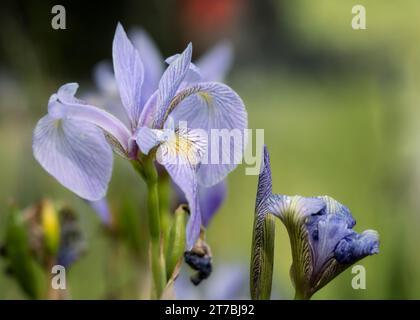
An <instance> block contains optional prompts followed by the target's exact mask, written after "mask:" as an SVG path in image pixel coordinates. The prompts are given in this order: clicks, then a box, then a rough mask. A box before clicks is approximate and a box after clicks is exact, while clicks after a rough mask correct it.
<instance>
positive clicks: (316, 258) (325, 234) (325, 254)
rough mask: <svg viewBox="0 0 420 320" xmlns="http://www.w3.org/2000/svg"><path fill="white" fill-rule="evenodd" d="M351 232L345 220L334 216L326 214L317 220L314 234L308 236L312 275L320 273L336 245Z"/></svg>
mask: <svg viewBox="0 0 420 320" xmlns="http://www.w3.org/2000/svg"><path fill="white" fill-rule="evenodd" d="M352 232H353V231H352V230H351V229H349V228H348V226H347V223H346V222H345V220H343V219H341V218H340V217H338V216H336V215H334V214H328V215H325V216H322V218H319V219H318V221H317V229H316V232H312V234H310V235H309V239H310V243H311V247H312V252H313V258H312V259H313V268H314V271H313V272H314V274H317V273H318V272H319V271H321V270H322V268H323V267H324V264H325V263H326V262H327V261H329V260H330V259H331V258H332V257H333V255H334V248H335V247H336V246H337V243H338V242H339V241H340V240H341V239H343V238H344V237H347V236H348V235H350V234H351V233H352Z"/></svg>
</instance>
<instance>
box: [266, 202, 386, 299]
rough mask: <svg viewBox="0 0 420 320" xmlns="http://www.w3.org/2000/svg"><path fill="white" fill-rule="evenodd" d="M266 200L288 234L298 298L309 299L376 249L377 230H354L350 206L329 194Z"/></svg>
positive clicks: (377, 240)
mask: <svg viewBox="0 0 420 320" xmlns="http://www.w3.org/2000/svg"><path fill="white" fill-rule="evenodd" d="M268 202H269V205H270V211H271V212H272V213H273V214H275V215H276V216H278V217H279V218H280V219H281V221H282V222H283V223H284V225H285V226H286V229H287V231H288V233H289V237H290V243H291V249H292V257H293V264H292V267H291V272H290V274H291V277H292V280H293V283H294V286H295V289H296V298H298V299H309V298H310V297H311V296H312V295H313V294H314V293H315V292H317V291H318V290H319V289H321V288H322V287H324V286H325V285H326V284H328V283H329V282H330V281H331V280H332V279H334V278H335V277H336V276H337V275H339V274H340V273H341V272H342V271H344V270H345V269H347V268H348V267H349V266H350V265H352V264H353V263H355V262H357V261H359V260H360V259H362V258H364V257H366V256H368V255H372V254H376V253H378V252H379V236H378V233H377V232H376V231H374V230H366V231H364V232H362V233H361V234H359V233H357V232H355V231H354V230H353V229H352V228H353V226H354V225H355V224H356V221H355V220H354V219H353V217H352V215H351V213H350V211H349V209H347V208H346V207H345V206H344V205H342V204H340V203H339V202H337V201H336V200H334V199H332V198H330V197H328V196H322V197H315V198H305V197H301V196H293V197H289V196H280V195H273V196H272V197H271V198H270V199H269V201H268Z"/></svg>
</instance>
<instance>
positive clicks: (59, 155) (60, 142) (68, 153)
mask: <svg viewBox="0 0 420 320" xmlns="http://www.w3.org/2000/svg"><path fill="white" fill-rule="evenodd" d="M32 146H33V152H34V156H35V159H36V160H37V161H38V162H39V163H40V164H41V166H42V167H43V168H44V169H45V170H46V171H47V172H48V173H49V174H51V175H52V176H53V177H55V178H56V179H57V180H58V181H59V182H60V183H61V184H62V185H63V186H65V187H66V188H68V189H70V190H71V191H73V192H74V193H76V194H77V195H78V196H80V197H82V198H84V199H87V200H98V199H100V198H102V197H103V196H104V195H105V193H106V190H107V187H108V183H109V180H110V178H111V172H112V161H113V156H112V150H111V147H110V145H109V144H108V143H107V141H106V140H105V137H104V135H103V133H102V131H101V130H100V129H99V128H98V127H96V126H95V125H92V124H90V123H87V122H83V121H74V120H62V119H55V118H53V117H51V116H49V115H47V116H45V117H43V118H41V120H39V122H38V124H37V125H36V127H35V131H34V135H33V145H32Z"/></svg>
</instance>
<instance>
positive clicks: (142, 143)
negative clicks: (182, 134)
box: [136, 127, 175, 154]
mask: <svg viewBox="0 0 420 320" xmlns="http://www.w3.org/2000/svg"><path fill="white" fill-rule="evenodd" d="M172 136H175V132H174V131H173V130H167V129H164V130H160V129H150V128H148V127H141V128H139V130H138V131H137V135H136V142H137V145H138V146H139V149H140V151H141V152H142V153H144V154H148V153H149V151H150V150H151V149H152V148H153V147H155V146H157V145H158V144H160V143H162V142H164V141H167V140H169V139H171V138H172Z"/></svg>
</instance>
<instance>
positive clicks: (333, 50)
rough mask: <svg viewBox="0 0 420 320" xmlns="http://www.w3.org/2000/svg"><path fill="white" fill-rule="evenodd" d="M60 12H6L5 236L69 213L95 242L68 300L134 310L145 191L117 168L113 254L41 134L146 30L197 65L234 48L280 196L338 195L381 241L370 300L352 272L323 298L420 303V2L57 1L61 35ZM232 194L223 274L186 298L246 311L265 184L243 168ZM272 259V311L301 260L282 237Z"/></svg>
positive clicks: (38, 6) (6, 288) (222, 216)
mask: <svg viewBox="0 0 420 320" xmlns="http://www.w3.org/2000/svg"><path fill="white" fill-rule="evenodd" d="M55 4H57V3H55V2H54V1H42V2H41V1H2V3H1V5H0V237H3V236H4V226H5V220H6V216H7V214H8V211H9V206H10V204H11V203H14V204H15V205H17V206H18V207H20V208H25V207H27V206H29V205H31V204H33V203H34V202H37V201H39V200H40V199H41V198H44V197H47V198H50V199H52V200H53V201H55V202H57V203H64V204H66V205H68V206H71V207H72V208H73V209H74V210H75V211H76V212H77V213H78V216H79V219H80V225H81V227H82V230H83V233H84V234H85V237H86V244H87V249H86V252H85V254H84V256H83V257H82V258H81V259H80V260H79V261H78V262H77V263H75V264H74V265H73V266H72V268H71V270H70V271H69V272H68V279H67V282H68V286H69V290H70V296H71V297H72V298H74V299H102V298H138V297H142V296H143V293H142V290H143V289H142V288H143V287H144V286H145V283H146V282H147V281H146V280H145V277H144V276H142V275H144V270H145V268H146V266H147V263H146V254H145V246H146V241H147V231H146V229H145V216H146V215H145V185H144V183H143V182H142V181H141V180H140V179H139V178H138V176H137V175H136V174H135V173H134V172H133V170H132V168H131V166H130V164H129V163H127V162H125V161H123V160H121V159H119V158H118V157H115V159H116V160H115V166H114V173H113V177H112V181H111V184H110V188H109V192H108V199H109V202H110V205H111V207H112V210H113V211H114V212H118V214H117V215H122V216H123V215H124V212H129V213H130V214H128V215H127V217H125V218H121V221H123V222H121V223H120V232H119V238H122V241H119V240H118V241H115V239H113V237H109V234H107V232H104V230H103V228H102V227H101V224H100V220H99V218H98V217H97V216H96V215H95V213H94V212H93V210H92V209H91V208H90V207H89V206H88V205H87V204H86V203H85V202H84V201H83V200H81V199H79V198H77V197H76V196H75V195H74V194H72V193H71V192H69V191H68V190H66V189H65V188H63V187H62V186H61V185H59V184H58V183H57V182H56V181H55V180H54V179H53V178H52V177H50V176H49V175H48V174H47V173H46V172H45V171H44V170H43V169H42V168H41V167H40V166H39V165H38V163H37V162H36V161H35V160H34V158H33V155H32V148H31V138H32V130H33V128H34V126H35V124H36V121H37V120H38V119H39V118H40V117H41V116H43V115H44V114H45V113H46V112H47V101H48V98H49V96H50V95H51V94H52V93H53V92H55V91H56V89H57V88H58V87H59V86H60V85H61V84H64V83H66V82H73V81H76V82H79V83H80V84H81V92H82V93H83V92H88V91H92V90H95V87H94V83H93V79H92V70H93V67H94V66H95V65H96V63H98V62H99V61H101V60H104V59H111V43H112V38H113V34H114V30H115V27H116V24H117V22H118V21H120V22H122V23H123V25H124V27H125V28H126V29H130V28H132V27H136V26H141V27H143V28H144V29H146V30H147V31H148V32H149V33H150V34H151V36H152V37H153V38H154V39H155V41H156V43H157V45H158V47H159V48H160V50H161V51H162V53H163V55H164V56H169V55H172V54H173V53H175V52H180V51H181V50H182V49H183V48H184V47H185V45H186V43H188V42H189V41H192V42H193V45H194V57H195V58H196V57H199V56H200V55H201V54H203V53H204V52H206V50H207V49H209V48H210V47H211V46H212V45H213V44H215V43H216V42H217V41H219V40H221V39H229V40H230V41H232V43H233V45H234V48H235V58H234V65H233V68H232V71H231V72H230V74H229V77H228V79H227V83H228V84H229V85H230V86H231V87H233V88H234V89H235V90H236V91H237V92H238V93H239V95H241V97H242V99H243V100H244V102H245V104H246V107H247V110H248V115H249V126H250V128H253V129H257V128H258V129H264V130H265V142H266V144H267V145H268V147H269V150H270V152H271V159H272V160H271V163H272V171H273V187H274V191H275V192H276V193H281V194H291V195H294V194H301V195H307V196H309V195H324V194H326V195H330V196H332V197H334V198H336V199H337V200H339V201H340V202H342V203H344V204H345V205H347V206H348V207H349V208H350V209H351V211H352V213H353V215H354V217H355V218H356V220H357V225H356V229H357V231H362V230H364V229H368V228H369V229H376V230H378V231H379V233H380V236H381V248H380V250H381V252H380V254H379V255H377V256H373V257H368V258H366V259H364V260H363V261H361V263H360V264H362V265H363V266H365V268H366V271H367V282H366V284H367V288H366V290H354V289H353V288H352V287H351V279H352V276H353V275H352V274H351V269H349V270H347V271H345V272H344V273H343V274H342V275H340V276H339V277H338V278H337V279H336V280H334V281H333V282H332V283H330V284H329V285H328V286H327V287H325V288H324V289H322V290H321V291H320V292H318V293H317V294H316V295H315V296H314V298H315V299H419V298H420V270H419V266H420V250H419V242H420V233H419V223H420V197H419V195H420V170H419V168H420V165H419V163H420V145H419V143H418V141H420V140H419V139H420V120H419V119H420V109H419V108H420V19H418V17H419V15H420V2H419V1H416V0H406V1H399V2H397V1H374V0H371V1H368V0H359V1H350V0H341V1H334V0H318V1H312V0H289V1H268V0H263V1H251V0H224V1H222V0H179V1H163V0H160V1H128V0H126V1H123V0H121V1H118V2H107V1H103V2H93V1H68V2H67V1H61V2H60V4H62V5H64V7H65V8H66V18H67V21H66V23H67V29H66V30H53V29H52V28H51V19H52V17H53V15H52V14H51V8H52V6H53V5H55ZM355 4H362V5H364V6H365V8H366V12H367V30H360V31H355V30H353V29H352V28H351V19H352V14H351V8H352V6H353V5H355ZM228 184H229V185H228V197H227V199H226V201H225V203H224V205H223V207H222V208H221V210H220V212H219V213H218V214H217V216H216V217H215V218H214V220H213V221H212V223H211V225H210V228H209V230H208V234H207V236H208V243H209V244H210V245H211V248H212V251H213V255H214V269H215V272H214V276H213V277H211V278H210V279H209V280H207V281H205V283H204V284H203V285H200V286H199V287H198V288H195V287H193V286H192V285H190V284H189V283H188V281H187V280H186V276H183V277H182V278H181V279H180V283H181V282H182V286H181V287H182V288H181V289H182V290H181V291H182V292H181V293H180V297H186V298H193V297H198V298H205V297H208V298H212V297H227V298H229V297H231V298H234V297H243V298H249V293H248V287H249V285H248V272H249V271H248V265H249V258H250V249H251V235H252V221H253V212H254V204H255V192H256V184H257V176H247V175H245V168H244V166H240V167H238V168H237V169H236V170H235V171H234V172H233V173H232V174H230V176H229V179H228ZM133 226H135V228H133ZM133 230H137V231H136V232H134V231H133ZM275 250H276V256H275V266H274V269H275V270H274V288H273V298H279V299H290V298H292V297H293V288H292V285H291V282H290V280H289V267H290V264H291V255H290V247H289V241H288V238H287V234H286V230H285V229H284V227H283V225H281V224H280V223H277V235H276V249H275ZM133 252H134V253H133ZM5 268H6V266H5V264H4V262H3V261H2V260H0V298H2V299H13V298H18V299H21V298H25V295H23V294H22V292H21V290H20V288H19V287H18V286H17V284H16V282H15V281H14V279H13V277H10V276H8V275H7V274H6V273H4V272H3V271H2V270H4V269H5ZM183 269H184V271H183V272H184V273H188V268H187V266H186V265H184V266H183ZM226 283H229V284H231V285H229V286H226ZM235 286H236V287H235ZM232 288H236V289H235V290H233V289H232ZM229 290H230V291H229ZM231 291H232V292H231Z"/></svg>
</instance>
